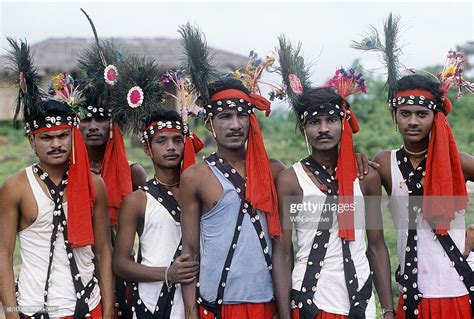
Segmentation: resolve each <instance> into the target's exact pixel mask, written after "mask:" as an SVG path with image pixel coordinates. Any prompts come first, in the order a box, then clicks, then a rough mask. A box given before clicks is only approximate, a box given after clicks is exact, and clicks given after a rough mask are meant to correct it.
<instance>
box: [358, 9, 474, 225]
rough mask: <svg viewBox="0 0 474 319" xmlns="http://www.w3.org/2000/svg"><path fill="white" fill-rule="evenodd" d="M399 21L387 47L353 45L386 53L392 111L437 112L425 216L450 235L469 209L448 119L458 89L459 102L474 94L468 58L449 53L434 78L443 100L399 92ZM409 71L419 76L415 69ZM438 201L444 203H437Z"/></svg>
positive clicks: (391, 27) (392, 21)
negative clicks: (466, 72)
mask: <svg viewBox="0 0 474 319" xmlns="http://www.w3.org/2000/svg"><path fill="white" fill-rule="evenodd" d="M399 20H400V18H399V17H393V16H392V14H390V15H389V17H388V19H387V21H386V22H385V25H384V36H385V45H384V46H382V45H376V46H374V47H365V46H363V45H358V43H357V42H353V43H354V44H356V45H355V46H354V47H355V48H357V49H363V50H375V51H380V52H381V53H382V55H383V60H384V62H385V64H386V67H387V69H388V80H387V83H388V102H389V103H388V104H389V106H390V107H391V108H392V109H394V110H396V109H397V108H398V107H400V106H407V105H422V106H425V107H427V108H429V109H431V110H433V111H434V121H433V125H432V128H431V132H430V140H429V144H428V154H427V159H426V173H425V180H424V185H423V209H422V212H423V218H424V219H425V220H427V221H429V222H430V223H431V226H432V227H433V228H434V230H435V231H436V233H437V234H447V231H448V230H449V228H450V222H451V221H452V220H453V219H454V217H455V212H457V211H461V210H464V209H466V208H467V190H466V185H465V180H464V174H463V171H462V167H461V162H460V159H459V152H458V149H457V146H456V141H455V139H454V135H453V133H452V131H451V127H450V125H449V123H448V121H447V118H446V117H447V115H448V114H449V113H450V112H451V109H452V103H451V101H450V100H449V98H448V91H449V89H451V88H452V87H454V86H457V87H458V93H457V98H460V97H461V96H462V94H463V93H464V92H468V93H471V94H472V93H474V92H473V91H474V84H473V83H470V82H468V81H467V80H465V79H464V78H463V77H462V64H464V63H465V62H466V59H465V57H464V54H462V53H460V52H454V51H449V53H448V57H447V61H446V65H445V67H444V69H443V71H442V72H440V73H438V75H437V76H433V77H434V78H435V79H436V80H437V81H438V82H439V91H440V92H441V94H442V96H441V98H440V99H437V98H436V97H435V96H434V94H433V93H432V92H430V91H428V90H426V89H412V90H403V91H401V90H399V89H398V87H397V81H398V80H399V76H400V72H399V62H398V56H399V55H400V53H401V50H400V49H399V47H398V45H397V41H398V37H399V36H398V30H399V26H398V23H399ZM372 29H373V30H375V31H373V33H374V35H373V36H372V38H373V39H374V40H373V41H374V42H375V43H381V41H380V39H379V38H378V32H377V31H376V29H375V28H374V27H372ZM409 71H411V72H412V73H414V72H415V71H414V70H413V69H409ZM436 198H443V200H433V199H436ZM434 203H436V204H434Z"/></svg>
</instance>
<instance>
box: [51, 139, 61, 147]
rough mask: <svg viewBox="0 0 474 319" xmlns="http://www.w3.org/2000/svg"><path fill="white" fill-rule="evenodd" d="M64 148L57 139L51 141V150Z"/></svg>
mask: <svg viewBox="0 0 474 319" xmlns="http://www.w3.org/2000/svg"><path fill="white" fill-rule="evenodd" d="M61 146H62V144H61V140H60V139H59V138H57V137H54V138H53V139H51V148H60V147H61Z"/></svg>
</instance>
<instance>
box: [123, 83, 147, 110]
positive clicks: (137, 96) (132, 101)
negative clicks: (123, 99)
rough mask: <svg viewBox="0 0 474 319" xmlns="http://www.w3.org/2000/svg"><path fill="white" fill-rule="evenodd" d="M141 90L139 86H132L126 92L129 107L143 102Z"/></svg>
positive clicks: (134, 106) (137, 105) (135, 106)
mask: <svg viewBox="0 0 474 319" xmlns="http://www.w3.org/2000/svg"><path fill="white" fill-rule="evenodd" d="M143 98H144V97H143V90H142V89H141V88H140V87H139V86H134V87H132V88H131V89H130V90H129V91H128V94H127V102H128V105H129V106H130V107H131V108H137V107H139V106H140V105H142V103H143Z"/></svg>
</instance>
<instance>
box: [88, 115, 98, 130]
mask: <svg viewBox="0 0 474 319" xmlns="http://www.w3.org/2000/svg"><path fill="white" fill-rule="evenodd" d="M98 129H99V127H98V126H97V121H96V120H95V119H94V118H92V120H91V121H90V124H89V131H97V130H98Z"/></svg>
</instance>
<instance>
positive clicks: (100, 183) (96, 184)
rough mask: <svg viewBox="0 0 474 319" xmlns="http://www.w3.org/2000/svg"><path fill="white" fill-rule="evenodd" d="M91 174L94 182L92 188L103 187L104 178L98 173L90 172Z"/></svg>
mask: <svg viewBox="0 0 474 319" xmlns="http://www.w3.org/2000/svg"><path fill="white" fill-rule="evenodd" d="M91 176H92V182H93V183H94V188H95V189H96V190H97V189H105V183H104V180H103V179H102V177H101V176H100V175H97V174H91Z"/></svg>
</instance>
